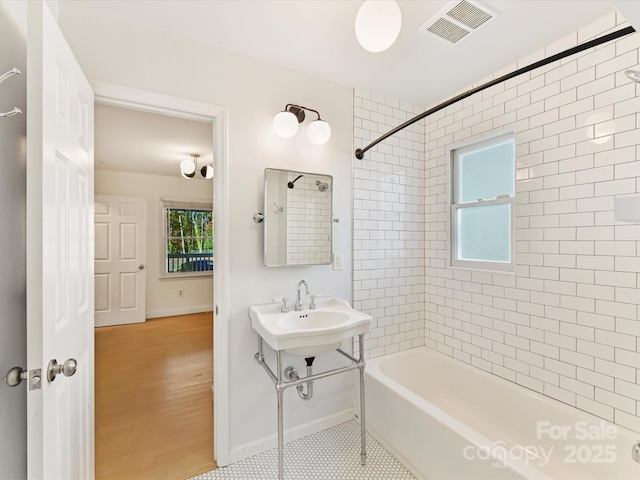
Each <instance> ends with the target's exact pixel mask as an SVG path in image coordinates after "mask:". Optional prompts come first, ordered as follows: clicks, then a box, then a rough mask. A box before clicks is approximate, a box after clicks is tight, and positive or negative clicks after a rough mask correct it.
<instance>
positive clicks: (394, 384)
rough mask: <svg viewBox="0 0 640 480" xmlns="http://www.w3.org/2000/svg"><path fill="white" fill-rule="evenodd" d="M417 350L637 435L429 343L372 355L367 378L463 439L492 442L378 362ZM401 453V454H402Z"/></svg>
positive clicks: (526, 469) (530, 474) (532, 473)
mask: <svg viewBox="0 0 640 480" xmlns="http://www.w3.org/2000/svg"><path fill="white" fill-rule="evenodd" d="M416 353H417V354H420V355H425V356H432V357H440V358H442V359H444V360H445V361H448V362H453V363H455V364H456V365H457V366H458V367H460V368H462V369H463V370H465V371H467V372H469V373H471V374H473V375H480V376H481V377H483V378H485V379H487V380H489V381H494V382H498V383H499V384H501V385H503V386H505V387H508V388H515V389H516V390H518V391H519V392H520V393H521V394H523V395H527V396H529V397H531V398H533V399H535V400H538V401H542V402H543V403H544V404H545V406H546V407H549V408H556V409H557V408H560V409H561V410H564V411H566V412H567V413H569V412H570V413H572V414H574V415H575V414H576V412H578V413H579V415H582V416H585V417H586V418H588V419H591V420H592V421H596V422H599V421H604V422H606V423H607V424H610V425H614V426H615V427H616V429H617V431H618V432H619V433H621V434H623V435H624V436H625V437H629V439H631V438H635V437H637V438H638V439H640V432H635V431H634V430H631V429H628V428H626V427H624V426H622V425H618V424H616V423H613V422H611V421H609V420H606V419H603V418H602V417H598V416H596V415H594V414H592V413H590V412H587V411H586V410H582V409H579V408H577V407H574V406H572V405H569V404H566V403H564V402H561V401H560V400H556V399H554V398H551V397H549V396H547V395H544V394H541V393H540V392H537V391H535V390H532V389H530V388H528V387H526V386H524V385H520V384H518V383H515V382H511V381H509V380H506V379H504V378H502V377H500V376H498V375H495V374H493V373H490V372H487V371H485V370H482V369H481V368H478V367H476V366H474V365H471V364H468V363H466V362H463V361H462V360H459V359H457V358H455V357H451V356H449V355H446V354H444V353H442V352H439V351H437V350H434V349H433V348H431V347H428V346H426V345H424V346H419V347H414V348H411V349H407V350H402V351H400V352H395V353H392V354H388V355H383V356H380V357H375V358H372V359H368V360H367V367H366V368H365V374H367V376H368V377H369V378H370V379H372V380H375V381H376V382H378V383H380V384H382V385H383V386H386V387H387V388H390V389H392V390H394V391H397V392H398V393H399V395H400V396H401V397H403V398H404V399H405V400H406V401H408V402H409V403H410V404H412V405H413V406H415V407H416V408H419V409H421V410H423V411H425V413H426V414H427V415H430V416H431V417H432V418H434V419H435V420H436V421H437V422H438V423H440V424H442V425H444V426H445V427H447V428H451V429H453V430H454V431H455V433H457V434H458V435H460V436H461V437H463V438H464V439H465V440H467V441H469V442H470V443H471V444H474V445H491V444H493V443H494V441H492V440H490V439H489V438H488V437H486V436H485V435H483V434H481V433H479V432H477V431H476V430H474V429H473V428H471V427H470V426H468V425H466V424H465V423H463V422H462V421H460V420H458V419H457V418H455V417H454V416H453V415H451V414H449V413H447V412H445V411H444V410H442V409H440V408H439V407H437V406H436V405H434V404H433V403H431V402H430V401H428V400H427V399H425V398H423V397H421V396H420V395H418V394H417V393H415V392H413V391H411V390H410V389H409V388H408V387H405V386H404V385H402V384H400V383H399V382H398V381H396V380H395V379H394V378H393V377H390V376H388V375H387V374H385V373H384V372H382V370H381V363H382V362H383V361H384V360H385V359H387V360H388V359H389V357H392V356H402V355H408V354H416ZM517 387H520V388H517ZM367 428H371V429H372V430H375V429H374V428H373V427H370V426H367ZM376 433H377V437H376V438H378V437H380V436H381V435H380V433H379V432H376ZM387 444H388V443H387ZM630 449H631V445H630V446H629V450H630ZM394 450H395V449H394ZM396 451H397V450H396ZM400 456H401V457H402V455H401V454H400ZM403 458H404V457H403ZM492 458H494V459H495V460H496V461H501V462H502V463H504V464H505V465H508V466H509V468H511V469H512V470H514V471H515V472H516V473H518V474H520V475H523V476H525V478H536V479H548V480H552V479H553V477H550V476H549V475H548V474H547V473H545V472H543V471H541V470H540V469H538V468H536V467H532V466H531V465H527V464H525V463H524V462H521V461H513V460H512V459H502V458H496V457H495V456H494V455H492ZM409 463H410V462H409ZM412 473H413V472H412ZM551 473H554V472H551Z"/></svg>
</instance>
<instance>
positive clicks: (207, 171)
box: [200, 165, 213, 180]
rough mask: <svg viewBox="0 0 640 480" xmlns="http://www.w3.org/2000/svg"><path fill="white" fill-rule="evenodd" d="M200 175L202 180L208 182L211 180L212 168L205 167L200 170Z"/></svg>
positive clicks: (209, 166)
mask: <svg viewBox="0 0 640 480" xmlns="http://www.w3.org/2000/svg"><path fill="white" fill-rule="evenodd" d="M200 173H201V174H202V176H203V177H204V178H206V179H207V180H210V179H212V178H213V167H212V166H211V165H205V166H204V167H202V168H201V169H200Z"/></svg>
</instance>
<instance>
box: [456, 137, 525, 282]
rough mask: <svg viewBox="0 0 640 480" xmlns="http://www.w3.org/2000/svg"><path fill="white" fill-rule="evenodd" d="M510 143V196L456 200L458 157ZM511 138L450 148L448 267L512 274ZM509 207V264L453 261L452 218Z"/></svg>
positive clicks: (514, 164)
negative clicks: (472, 211)
mask: <svg viewBox="0 0 640 480" xmlns="http://www.w3.org/2000/svg"><path fill="white" fill-rule="evenodd" d="M508 142H511V143H512V147H513V148H512V151H513V172H512V178H513V195H509V194H499V195H498V196H497V197H495V198H493V199H479V200H474V201H468V202H460V201H459V200H458V196H459V191H460V185H459V168H460V160H459V159H460V156H461V155H464V154H467V153H470V152H474V151H478V150H483V149H486V148H489V147H493V146H497V145H500V144H503V143H508ZM515 146H516V145H515V135H514V133H513V132H508V133H502V134H499V135H495V136H492V137H488V138H484V139H482V140H479V141H477V142H473V143H468V144H463V145H460V146H458V147H453V148H451V149H450V152H449V153H450V155H449V158H450V160H449V171H450V184H449V186H450V192H451V193H450V195H449V225H450V229H449V255H448V256H449V267H450V268H461V269H467V270H481V271H486V272H490V273H514V272H515V265H516V173H515V171H516V161H515V160H516V156H515ZM502 204H508V205H509V222H510V225H509V227H510V228H509V236H510V239H509V240H510V241H509V248H510V255H509V257H510V260H509V262H500V261H482V260H462V259H459V258H457V256H458V252H459V239H458V230H459V229H458V225H457V221H456V217H457V214H458V211H459V210H461V209H465V208H473V207H479V206H489V205H502Z"/></svg>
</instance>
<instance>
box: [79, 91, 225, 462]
mask: <svg viewBox="0 0 640 480" xmlns="http://www.w3.org/2000/svg"><path fill="white" fill-rule="evenodd" d="M90 84H91V86H92V88H93V91H94V92H95V102H97V103H102V104H108V105H118V106H126V107H128V108H133V109H138V110H143V111H148V112H155V113H158V114H163V115H170V116H174V117H179V118H187V119H191V120H199V121H203V122H208V123H209V122H212V124H213V146H214V153H213V158H214V168H215V172H216V174H215V177H214V179H213V182H212V183H213V185H212V188H213V190H214V191H213V195H214V202H213V204H214V220H213V221H214V231H215V232H216V240H215V242H216V244H215V249H214V262H215V265H216V281H215V282H213V285H214V286H213V295H214V303H215V304H216V305H217V306H218V314H217V315H215V321H214V335H213V342H214V347H213V356H214V362H213V365H214V367H213V368H214V374H213V379H214V380H213V381H214V385H213V388H214V390H215V392H216V396H215V401H214V402H213V404H214V412H213V418H214V428H213V435H214V452H213V456H214V459H215V460H216V463H217V464H218V466H219V467H224V466H226V465H228V464H229V456H230V452H229V326H228V323H229V314H228V311H229V310H228V305H229V291H228V282H229V233H228V231H229V229H228V228H226V226H227V225H228V224H229V188H228V186H229V179H228V171H229V156H228V151H227V148H228V147H227V145H228V135H229V133H228V121H227V116H228V113H227V109H226V108H225V107H220V106H217V105H212V104H209V103H203V102H198V101H195V100H189V99H186V98H179V97H173V96H169V95H163V94H159V93H155V92H149V91H147V90H139V89H137V88H131V87H126V86H123V85H115V84H111V83H106V82H97V81H93V82H90ZM214 308H215V307H214Z"/></svg>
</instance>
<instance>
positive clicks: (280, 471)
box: [276, 350, 284, 480]
mask: <svg viewBox="0 0 640 480" xmlns="http://www.w3.org/2000/svg"><path fill="white" fill-rule="evenodd" d="M276 362H277V370H276V374H277V376H278V377H277V378H278V381H277V383H276V393H277V395H278V480H284V438H283V437H284V435H283V433H284V432H283V429H284V422H283V417H284V414H283V408H284V404H283V401H284V388H283V386H282V350H277V351H276Z"/></svg>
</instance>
